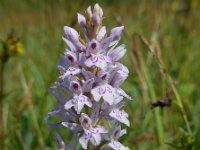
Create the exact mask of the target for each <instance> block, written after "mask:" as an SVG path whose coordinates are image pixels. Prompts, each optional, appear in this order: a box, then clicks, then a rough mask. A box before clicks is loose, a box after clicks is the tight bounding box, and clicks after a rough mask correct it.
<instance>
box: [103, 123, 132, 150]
mask: <svg viewBox="0 0 200 150" xmlns="http://www.w3.org/2000/svg"><path fill="white" fill-rule="evenodd" d="M124 134H126V130H125V129H123V130H121V126H120V125H115V126H114V127H113V128H111V129H110V132H109V134H105V135H103V138H104V139H105V140H106V141H108V142H107V143H106V144H105V145H103V146H102V148H101V150H108V149H109V148H112V149H114V150H129V148H128V147H125V146H123V145H122V144H121V143H120V142H119V141H118V139H119V138H120V137H121V136H123V135H124Z"/></svg>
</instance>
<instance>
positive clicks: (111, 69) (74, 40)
mask: <svg viewBox="0 0 200 150" xmlns="http://www.w3.org/2000/svg"><path fill="white" fill-rule="evenodd" d="M77 18H78V25H79V26H80V28H81V30H82V31H83V34H84V38H81V37H80V35H79V33H78V32H77V31H76V30H75V29H73V28H71V27H68V26H65V27H64V36H63V40H64V42H65V44H66V46H67V49H66V51H65V52H64V53H63V54H62V55H61V61H60V62H59V64H58V70H59V72H60V76H59V78H58V81H56V82H55V83H54V85H53V86H52V87H51V88H50V89H49V91H50V92H51V93H52V94H53V95H54V96H55V98H56V100H57V102H58V106H57V107H56V108H55V109H53V110H52V111H51V112H49V113H48V114H47V117H46V120H47V121H48V120H49V117H51V116H52V115H57V116H58V117H59V118H60V121H59V122H57V123H49V127H50V128H54V127H57V126H63V127H66V128H68V129H69V130H71V132H72V133H73V136H72V140H71V142H69V143H68V145H66V144H65V143H64V142H63V139H62V138H61V136H60V135H59V134H57V133H56V134H55V138H56V141H57V143H58V147H59V149H63V150H64V149H67V150H72V149H75V147H76V145H77V143H80V145H81V146H82V148H83V149H89V147H90V148H92V149H101V150H106V149H109V148H112V149H114V150H128V149H129V148H128V147H125V146H123V145H122V144H121V143H120V142H119V141H118V139H119V137H121V136H122V135H124V134H126V130H125V129H123V130H121V126H120V123H122V124H125V125H127V126H130V122H129V120H128V114H127V113H126V112H125V111H124V110H122V107H123V106H124V101H123V98H127V99H131V97H130V96H129V95H128V94H126V93H125V91H124V90H122V89H121V88H120V85H121V84H122V83H123V82H124V80H125V79H126V78H127V77H128V73H129V71H128V68H127V67H126V66H124V65H123V64H121V63H120V62H119V60H120V59H121V58H122V57H123V56H124V54H125V52H126V49H125V45H124V44H122V45H119V46H118V43H119V41H120V39H121V33H122V31H123V29H124V26H119V27H115V28H113V29H111V31H110V32H107V31H106V27H105V26H102V20H103V10H102V8H101V7H100V6H99V5H98V4H95V6H94V8H93V9H92V8H91V7H90V6H89V7H88V8H87V9H86V17H85V16H84V15H82V14H80V13H77ZM48 122H49V121H48Z"/></svg>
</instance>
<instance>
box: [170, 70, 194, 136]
mask: <svg viewBox="0 0 200 150" xmlns="http://www.w3.org/2000/svg"><path fill="white" fill-rule="evenodd" d="M167 77H168V80H169V81H170V83H172V79H171V77H170V75H169V74H168V75H167ZM171 87H172V90H173V92H174V95H175V97H176V100H177V103H178V106H179V108H180V110H181V113H182V116H183V119H184V122H185V125H186V128H187V131H188V133H189V134H190V135H191V136H192V130H191V128H190V124H189V120H188V117H187V114H186V111H185V109H184V107H183V102H182V100H181V98H180V95H179V94H178V91H177V89H176V87H175V85H174V84H173V83H172V84H171Z"/></svg>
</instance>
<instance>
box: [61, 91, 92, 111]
mask: <svg viewBox="0 0 200 150" xmlns="http://www.w3.org/2000/svg"><path fill="white" fill-rule="evenodd" d="M84 105H87V106H88V107H92V102H91V101H90V100H89V98H88V97H87V96H85V95H79V96H76V95H75V96H74V97H73V98H72V99H70V100H69V101H68V102H66V104H65V109H70V108H71V107H74V109H75V110H76V112H77V113H78V114H80V112H81V110H82V108H83V106H84Z"/></svg>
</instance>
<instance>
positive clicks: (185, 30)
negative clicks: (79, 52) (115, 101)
mask: <svg viewBox="0 0 200 150" xmlns="http://www.w3.org/2000/svg"><path fill="white" fill-rule="evenodd" d="M96 2H98V3H99V4H100V6H101V7H102V8H103V10H104V17H105V18H104V24H105V25H106V26H107V29H108V30H109V29H111V28H112V27H114V26H117V25H119V24H123V25H124V26H125V33H123V35H122V40H121V43H122V42H123V43H125V44H126V45H127V53H126V55H125V57H124V58H123V59H122V62H123V63H124V64H125V65H127V66H128V68H129V70H130V75H129V77H128V79H127V80H126V81H125V82H124V84H123V88H124V89H125V90H126V91H127V93H129V94H130V95H131V96H132V97H134V100H133V101H126V104H127V105H126V107H125V110H126V111H127V112H128V113H129V119H130V121H131V127H130V128H127V130H128V134H127V135H125V136H124V137H123V138H122V139H121V140H120V141H122V143H123V144H124V145H128V146H129V147H130V148H131V149H136V150H149V149H150V150H164V149H168V150H171V149H175V148H173V147H172V146H170V145H175V146H177V147H179V149H180V150H183V149H187V150H193V149H200V145H199V143H198V142H199V139H200V118H199V114H200V78H199V76H200V75H199V74H200V37H199V36H200V28H199V25H200V2H199V1H198V0H161V1H160V0H124V1H121V0H107V1H106V0H104V1H103V0H97V1H92V0H76V1H75V0H20V1H19V0H0V39H1V40H4V39H6V37H7V35H8V34H9V32H10V31H11V29H13V30H14V31H15V34H16V35H17V36H20V37H21V42H22V43H23V44H24V52H23V53H22V54H21V55H18V56H16V57H12V58H11V59H10V60H9V61H8V63H7V64H6V66H5V70H4V93H5V96H4V97H3V104H2V105H1V107H2V108H3V111H2V112H3V114H1V115H2V116H3V122H1V127H2V128H3V130H4V132H5V135H4V136H3V137H1V143H3V141H4V148H3V145H2V144H1V146H0V149H6V150H13V149H16V150H18V149H19V150H20V149H24V150H29V149H49V150H50V149H56V144H55V142H54V138H53V131H49V130H48V128H47V124H46V123H45V122H44V116H45V115H46V114H47V113H48V111H50V110H51V109H52V108H54V107H55V106H56V101H55V99H54V97H53V96H52V95H51V94H50V93H48V91H47V90H48V88H49V87H50V86H51V85H52V84H53V83H54V81H56V79H57V77H58V71H57V68H56V65H57V63H58V62H59V60H60V53H63V52H64V49H65V44H64V42H63V41H62V36H63V26H64V25H68V26H73V27H74V28H76V29H78V30H79V31H80V28H78V26H77V25H76V12H77V11H78V12H80V13H82V14H83V13H84V10H85V9H86V8H87V7H88V6H89V5H94V4H95V3H96ZM136 32H137V33H139V34H141V35H142V36H143V37H144V38H146V39H147V40H148V41H149V43H150V45H149V46H150V48H151V50H153V55H152V53H151V52H149V50H148V47H146V46H144V44H143V43H142V41H141V39H140V38H139V36H138V35H137V34H136ZM1 49H3V47H1ZM1 49H0V52H1ZM154 55H156V56H159V59H160V61H159V60H158V58H157V57H155V56H154ZM160 62H163V63H164V64H165V69H163V68H162V64H160ZM170 79H171V81H170ZM174 85H175V86H174ZM173 88H174V89H173ZM168 89H172V90H171V94H172V97H173V100H172V104H171V106H170V107H167V108H163V109H160V108H155V109H151V103H152V102H153V101H155V100H156V99H159V98H163V97H165V93H166V91H167V90H168ZM179 98H180V99H179ZM179 100H181V102H182V103H181V104H183V105H180V103H179ZM181 106H183V108H182V109H181ZM185 116H186V117H187V118H186V119H185V121H184V118H183V117H185ZM186 123H189V128H188V126H187V124H186ZM190 129H191V133H190ZM56 131H60V132H62V135H63V137H64V139H65V142H66V143H67V142H69V140H70V138H71V133H70V132H69V131H68V129H66V128H64V127H59V128H57V129H56ZM184 144H185V145H184ZM77 149H80V146H77Z"/></svg>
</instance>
